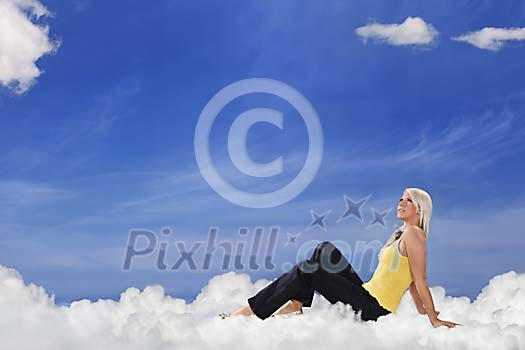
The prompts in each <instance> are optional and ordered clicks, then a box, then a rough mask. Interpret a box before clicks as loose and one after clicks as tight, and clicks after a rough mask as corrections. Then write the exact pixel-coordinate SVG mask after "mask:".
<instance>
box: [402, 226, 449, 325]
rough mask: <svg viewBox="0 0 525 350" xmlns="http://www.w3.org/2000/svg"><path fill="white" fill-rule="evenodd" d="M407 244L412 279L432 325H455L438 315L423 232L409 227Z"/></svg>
mask: <svg viewBox="0 0 525 350" xmlns="http://www.w3.org/2000/svg"><path fill="white" fill-rule="evenodd" d="M403 237H404V240H405V246H406V250H407V255H408V263H409V265H410V271H411V272H412V279H413V280H414V282H413V283H414V285H415V287H416V291H417V294H418V295H419V297H420V298H421V302H422V304H423V307H424V308H425V311H426V314H427V316H428V319H429V320H430V323H432V326H434V327H439V326H442V325H444V326H447V327H449V328H450V327H454V326H456V325H457V323H454V322H448V321H443V320H440V319H439V318H438V317H437V312H436V310H435V309H434V301H433V300H432V294H430V290H429V289H428V283H427V273H426V270H427V257H426V255H427V254H426V242H425V239H424V237H423V233H422V232H418V231H417V229H416V228H414V227H409V228H407V229H406V230H405V232H404V233H403Z"/></svg>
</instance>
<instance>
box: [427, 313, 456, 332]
mask: <svg viewBox="0 0 525 350" xmlns="http://www.w3.org/2000/svg"><path fill="white" fill-rule="evenodd" d="M437 313H438V312H436V314H437ZM430 322H431V323H432V326H433V327H434V328H437V327H439V326H447V327H448V328H454V327H456V326H461V324H459V323H455V322H450V321H443V320H440V319H439V318H437V317H436V318H435V319H434V320H432V321H430Z"/></svg>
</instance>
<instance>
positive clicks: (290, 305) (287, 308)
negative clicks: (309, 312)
mask: <svg viewBox="0 0 525 350" xmlns="http://www.w3.org/2000/svg"><path fill="white" fill-rule="evenodd" d="M302 307H303V303H301V302H300V301H298V300H289V301H287V302H286V304H284V305H283V306H281V308H280V309H279V310H277V311H276V312H275V314H274V315H284V314H289V313H292V312H296V311H302Z"/></svg>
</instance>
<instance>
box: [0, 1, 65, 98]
mask: <svg viewBox="0 0 525 350" xmlns="http://www.w3.org/2000/svg"><path fill="white" fill-rule="evenodd" d="M49 15H50V13H49V11H48V10H47V9H46V8H45V7H44V6H43V5H42V4H41V3H40V2H39V1H37V0H25V1H22V0H2V1H0V23H1V24H2V27H1V28H2V29H1V31H2V35H0V85H4V86H6V87H9V88H11V89H13V90H14V91H15V92H16V93H23V92H25V91H27V90H28V89H29V88H30V87H31V85H32V84H33V83H34V81H35V79H36V78H37V77H38V76H39V75H40V74H41V73H42V72H41V71H40V69H39V68H38V67H37V66H36V61H37V60H38V59H39V58H40V57H42V56H44V55H46V54H49V53H52V52H54V51H56V50H57V49H58V46H59V43H58V42H54V41H53V40H52V39H51V38H50V37H49V28H48V27H46V26H42V25H40V24H38V23H37V21H36V20H38V19H40V18H42V17H46V16H49Z"/></svg>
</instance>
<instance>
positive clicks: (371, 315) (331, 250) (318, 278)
mask: <svg viewBox="0 0 525 350" xmlns="http://www.w3.org/2000/svg"><path fill="white" fill-rule="evenodd" d="M431 216H432V199H431V198H430V195H429V194H428V193H427V192H425V191H423V190H421V189H418V188H407V189H405V191H404V192H403V196H402V197H401V198H400V199H399V204H398V205H397V217H398V219H400V220H403V221H404V224H403V226H402V227H401V228H400V229H399V230H398V231H396V232H394V233H393V234H392V236H391V237H390V238H389V239H388V241H387V242H386V244H385V246H384V247H383V248H382V249H381V251H380V252H379V264H378V266H377V268H376V270H375V272H374V274H373V276H372V278H371V279H370V280H369V281H368V282H366V283H363V281H362V280H361V278H360V277H359V275H358V274H357V273H356V271H355V270H354V269H353V268H352V266H351V265H350V264H349V263H348V261H347V260H346V259H345V258H344V256H343V255H342V254H341V252H340V251H339V250H338V249H337V248H336V247H335V246H334V245H333V244H332V243H330V242H322V243H320V244H319V245H318V246H317V247H316V249H315V251H314V253H313V255H312V257H311V258H310V259H308V260H303V261H301V262H299V263H298V264H296V265H295V266H294V267H293V268H292V269H291V270H289V271H288V272H286V273H285V274H283V275H282V276H280V277H279V278H278V279H276V280H275V281H273V282H272V283H270V284H269V285H268V286H266V287H265V288H263V289H262V290H261V291H259V292H258V293H257V294H256V295H254V296H253V297H251V298H249V299H248V305H245V306H242V307H240V308H239V309H237V310H236V311H235V312H233V313H231V314H228V313H223V314H221V315H220V316H221V317H223V318H224V317H227V316H236V315H244V316H250V315H254V314H255V315H256V316H257V317H259V318H261V319H263V320H264V319H266V318H267V317H269V316H273V315H279V314H286V313H302V307H303V306H305V307H309V306H311V303H312V299H313V295H314V291H316V290H317V291H318V292H319V293H320V294H321V295H323V296H324V297H325V298H326V299H327V300H328V301H329V302H330V303H332V304H334V303H336V302H338V301H341V302H343V303H345V304H350V305H351V306H352V308H353V309H354V310H355V312H356V313H358V314H359V315H360V317H361V319H362V320H364V321H368V320H373V321H376V320H377V319H378V318H379V317H381V316H383V315H387V314H389V313H392V312H395V311H396V310H397V307H398V305H399V302H400V301H401V298H402V296H403V294H404V293H405V292H406V290H407V289H409V290H410V294H411V296H412V299H413V300H414V304H415V306H416V308H417V310H418V312H419V313H420V314H423V315H424V314H426V315H427V316H428V318H429V320H430V323H431V324H432V326H434V327H439V326H447V327H449V328H451V327H455V326H456V325H457V323H454V322H449V321H443V320H440V319H439V318H438V314H439V312H438V311H436V310H435V309H434V303H433V300H432V295H431V294H430V290H429V288H428V284H427V279H426V240H427V238H428V234H429V224H430V217H431Z"/></svg>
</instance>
